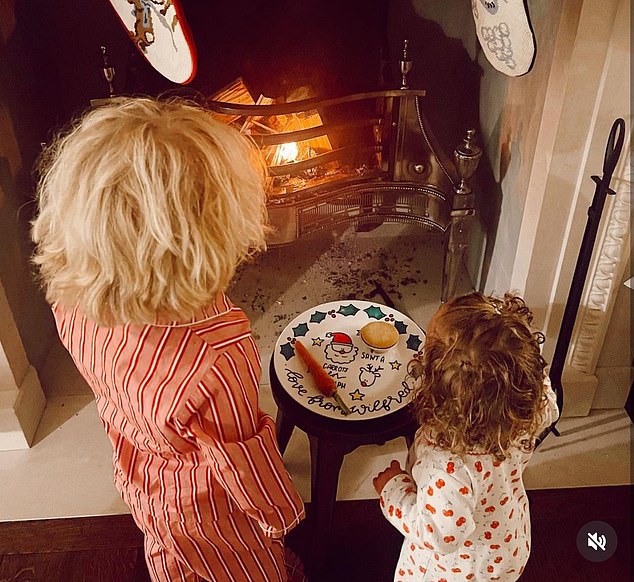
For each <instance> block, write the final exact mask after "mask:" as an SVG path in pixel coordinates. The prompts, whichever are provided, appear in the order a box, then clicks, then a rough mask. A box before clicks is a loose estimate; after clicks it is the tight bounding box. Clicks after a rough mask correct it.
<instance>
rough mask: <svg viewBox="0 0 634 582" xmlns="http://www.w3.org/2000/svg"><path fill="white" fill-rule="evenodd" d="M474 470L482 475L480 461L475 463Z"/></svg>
mask: <svg viewBox="0 0 634 582" xmlns="http://www.w3.org/2000/svg"><path fill="white" fill-rule="evenodd" d="M475 468H476V471H477V472H478V473H482V463H481V462H480V461H476V462H475Z"/></svg>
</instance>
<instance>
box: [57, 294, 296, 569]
mask: <svg viewBox="0 0 634 582" xmlns="http://www.w3.org/2000/svg"><path fill="white" fill-rule="evenodd" d="M53 312H54V315H55V319H56V322H57V328H58V332H59V335H60V338H61V340H62V342H63V344H64V346H65V347H66V349H67V350H68V351H69V352H70V354H71V355H72V357H73V360H74V361H75V364H76V366H77V368H78V369H79V371H80V372H81V374H82V375H83V376H84V378H85V379H86V381H87V382H88V384H89V385H90V386H91V388H92V390H93V391H94V393H95V397H96V402H97V408H98V411H99V416H100V418H101V421H102V423H103V425H104V427H105V429H106V432H107V434H108V437H109V439H110V441H111V442H112V446H113V450H114V455H113V462H114V469H115V485H116V487H117V489H118V490H119V491H120V493H121V495H122V497H123V499H124V501H125V502H126V504H127V505H128V507H129V508H130V511H131V513H132V515H133V517H134V519H135V521H136V523H137V525H138V526H139V527H140V528H141V530H142V531H143V532H144V534H145V553H146V561H147V564H148V568H149V571H150V575H151V577H152V579H153V580H154V581H157V582H159V581H160V582H167V581H170V582H173V581H178V580H183V581H187V582H190V581H199V580H209V581H231V580H236V581H245V580H249V581H250V582H257V581H262V582H272V581H277V580H280V581H282V580H286V579H287V577H286V572H285V569H284V549H283V543H282V541H281V539H276V538H281V537H282V536H283V535H284V534H285V533H286V532H288V531H290V530H291V529H292V528H293V527H295V526H296V525H297V524H298V523H299V521H301V519H303V517H304V507H303V503H302V500H301V498H300V497H299V495H298V493H297V492H296V490H295V488H294V487H293V484H292V482H291V479H290V476H289V474H288V472H287V471H286V469H285V468H284V464H283V462H282V458H281V456H280V453H279V450H278V448H277V445H276V443H275V425H274V423H273V420H272V419H271V418H270V417H269V416H267V415H265V414H263V413H262V411H261V410H260V409H259V407H258V384H259V378H260V372H261V367H260V358H259V354H258V351H257V347H256V345H255V342H254V341H253V338H252V337H251V331H250V326H249V321H248V319H247V318H246V316H245V315H244V313H243V312H242V311H241V310H240V309H239V308H237V307H235V306H234V305H233V304H232V303H231V302H230V300H229V299H228V298H227V297H226V296H225V295H224V294H220V295H219V296H218V297H217V299H216V301H215V303H214V304H213V305H211V306H210V307H209V308H206V309H204V310H202V311H201V313H200V314H197V316H196V317H195V318H194V319H193V320H192V321H191V322H188V323H178V322H157V323H156V324H154V325H142V324H126V325H123V326H117V327H113V328H107V327H102V326H99V325H97V324H95V323H93V322H91V321H90V320H88V319H87V318H86V317H84V316H83V315H82V314H81V313H80V312H79V311H78V310H77V309H74V310H66V309H64V308H63V307H61V306H59V305H57V306H55V307H54V309H53Z"/></svg>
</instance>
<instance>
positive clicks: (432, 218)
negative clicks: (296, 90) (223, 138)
mask: <svg viewBox="0 0 634 582" xmlns="http://www.w3.org/2000/svg"><path fill="white" fill-rule="evenodd" d="M411 66H412V62H411V61H410V60H409V58H408V53H407V41H405V43H404V47H403V53H402V58H401V60H400V70H401V73H402V80H401V87H400V88H398V89H393V90H382V91H370V92H364V93H356V94H351V95H345V96H342V97H337V98H329V99H319V98H309V99H301V100H297V101H292V102H287V103H273V101H272V100H271V99H267V98H265V97H260V98H258V99H257V100H253V99H252V98H251V96H250V95H248V93H246V88H244V87H243V86H242V85H241V83H240V81H239V80H238V81H236V83H234V84H232V85H231V86H229V87H227V88H225V90H223V91H222V92H220V93H219V94H218V96H219V97H220V99H218V98H214V99H210V100H208V101H206V103H205V105H206V106H207V107H208V108H209V109H210V110H211V111H213V112H214V113H215V114H218V115H220V116H221V117H223V118H224V119H226V120H227V121H229V122H231V123H233V124H234V125H236V126H237V127H239V128H240V130H241V131H242V132H243V133H245V134H248V135H249V136H250V137H251V138H252V139H253V140H254V142H255V143H256V144H257V145H258V146H259V147H260V148H261V151H262V153H263V156H264V159H265V160H266V163H267V166H268V175H269V180H268V186H267V190H268V196H269V200H268V208H269V217H270V221H271V223H272V225H273V226H274V228H275V233H274V235H273V236H272V238H271V240H270V241H269V244H270V245H271V246H276V245H287V244H290V243H292V242H294V241H296V240H297V239H299V238H301V237H303V236H305V235H308V234H310V233H313V232H316V231H319V230H326V229H332V228H333V227H335V226H336V225H338V224H341V223H354V224H356V226H357V228H358V229H360V230H368V229H371V228H373V227H375V226H378V225H380V224H382V223H386V222H397V223H414V224H417V225H420V226H421V227H422V228H424V229H425V230H428V231H435V232H440V233H442V234H443V235H444V241H445V252H444V260H443V261H442V262H443V264H442V265H439V268H440V269H442V274H443V278H442V290H441V300H442V301H445V300H447V299H448V298H450V297H452V296H453V295H454V294H455V293H456V282H457V278H458V272H459V270H460V268H461V266H462V261H463V257H464V256H465V253H466V251H467V249H468V246H469V244H470V236H471V225H472V223H473V220H474V219H475V199H474V198H475V194H474V192H473V191H472V190H471V188H470V187H469V183H468V182H469V179H470V178H471V176H472V175H473V173H474V172H475V170H476V168H477V166H478V162H479V159H480V157H481V149H480V148H479V147H478V146H477V145H476V144H475V131H474V130H472V129H469V130H466V131H465V139H464V141H463V143H462V144H461V145H459V146H458V147H456V149H455V150H454V152H453V155H452V156H450V155H448V153H447V152H445V151H443V148H442V147H441V146H440V145H439V142H438V140H437V139H436V137H435V136H434V132H433V130H432V127H431V125H430V123H429V121H428V119H427V117H426V115H425V112H424V108H425V103H424V97H425V91H424V90H414V89H410V88H409V87H408V82H407V74H408V72H409V71H410V69H411ZM221 99H224V100H221Z"/></svg>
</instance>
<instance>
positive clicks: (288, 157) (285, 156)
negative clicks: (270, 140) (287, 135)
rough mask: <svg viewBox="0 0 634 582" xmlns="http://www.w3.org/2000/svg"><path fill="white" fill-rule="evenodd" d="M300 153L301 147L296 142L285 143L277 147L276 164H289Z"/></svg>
mask: <svg viewBox="0 0 634 582" xmlns="http://www.w3.org/2000/svg"><path fill="white" fill-rule="evenodd" d="M298 155H299V147H298V146H297V143H296V142H291V143H283V144H282V145H280V147H279V148H278V149H277V153H276V156H275V157H276V160H275V161H276V162H277V164H276V165H282V164H289V163H291V162H294V161H295V160H296V159H297V156H298Z"/></svg>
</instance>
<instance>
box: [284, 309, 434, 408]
mask: <svg viewBox="0 0 634 582" xmlns="http://www.w3.org/2000/svg"><path fill="white" fill-rule="evenodd" d="M371 321H386V322H389V323H392V324H393V325H394V327H395V328H396V329H397V330H398V332H399V340H398V342H397V343H396V345H395V346H393V347H392V348H390V349H388V350H385V351H380V352H379V351H375V350H373V349H372V348H370V347H369V346H368V345H367V344H366V343H365V342H364V341H363V340H362V339H361V337H360V335H359V330H360V329H361V328H362V327H363V326H364V325H366V324H367V323H369V322H371ZM424 338H425V332H424V331H423V330H422V329H421V328H420V327H418V325H417V324H416V323H414V322H413V321H412V320H411V319H410V318H409V317H407V316H405V315H403V314H402V313H400V312H399V311H397V310H396V309H393V308H391V307H387V306H385V305H382V304H380V303H375V302H369V301H333V302H331V303H323V304H321V305H318V306H317V307H314V308H312V309H309V310H307V311H305V312H304V313H302V314H300V315H298V316H297V317H296V318H295V319H294V320H293V321H291V322H290V323H289V324H288V325H287V326H286V328H285V329H284V331H283V332H282V333H281V334H280V336H279V337H278V339H277V342H276V344H275V352H274V356H273V365H274V367H275V372H276V374H277V377H278V378H279V380H280V382H281V384H282V386H283V387H284V389H285V390H286V391H287V392H288V394H289V395H290V396H291V397H292V398H293V399H294V400H296V401H297V402H299V403H300V404H301V405H302V406H304V407H306V408H308V409H309V410H312V411H313V412H315V413H317V414H321V415H322V416H328V417H331V418H337V419H340V420H364V419H369V418H376V417H379V416H384V415H386V414H390V413H392V412H395V411H396V410H398V409H400V408H403V407H404V406H406V405H407V404H408V403H409V402H410V400H411V395H412V391H413V385H412V379H411V378H409V377H408V375H407V364H408V362H409V361H410V360H411V359H412V356H413V355H414V354H416V352H418V350H419V349H420V347H421V346H422V344H423V342H424ZM297 340H299V341H301V342H302V343H303V344H304V345H305V346H306V348H307V349H308V351H309V352H310V354H311V356H313V358H315V359H316V360H317V361H318V362H319V363H320V364H321V365H322V367H323V368H324V369H325V370H326V371H327V372H328V374H330V376H332V378H333V379H334V380H335V382H336V384H337V392H338V394H339V395H340V396H341V398H342V400H343V401H344V402H345V403H346V404H347V406H348V407H349V408H350V414H349V415H347V416H346V415H344V414H343V412H342V411H341V409H340V408H339V406H338V405H337V403H336V402H335V400H334V399H333V398H330V397H328V396H324V395H323V394H321V392H319V390H318V389H317V388H316V385H315V382H314V378H313V377H312V375H311V374H310V373H309V372H308V371H307V366H306V365H305V364H304V362H303V361H302V360H301V359H300V357H299V356H298V355H297V353H296V351H295V347H294V344H295V342H296V341H297Z"/></svg>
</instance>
